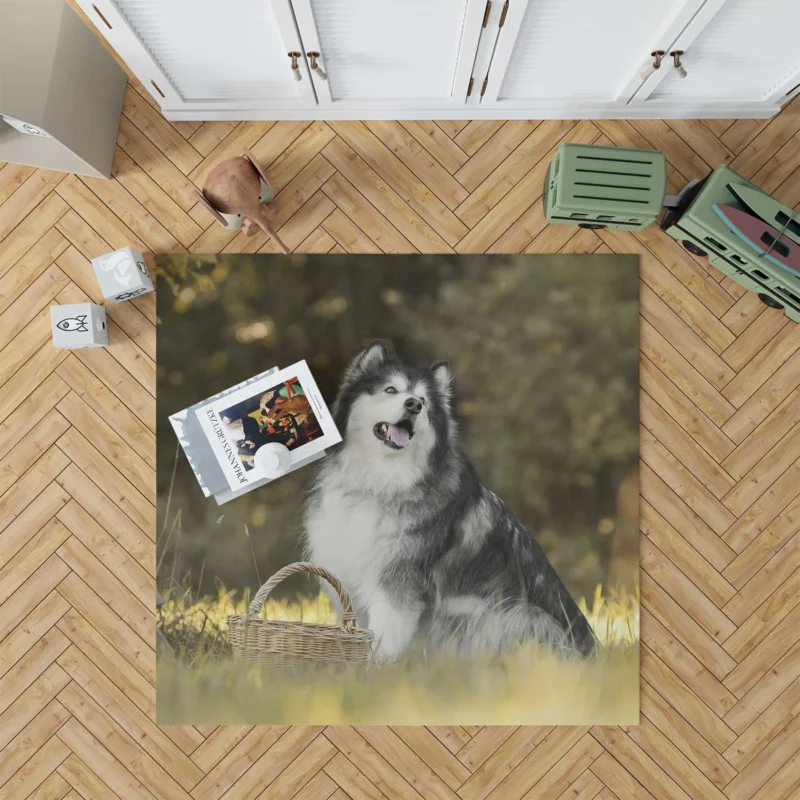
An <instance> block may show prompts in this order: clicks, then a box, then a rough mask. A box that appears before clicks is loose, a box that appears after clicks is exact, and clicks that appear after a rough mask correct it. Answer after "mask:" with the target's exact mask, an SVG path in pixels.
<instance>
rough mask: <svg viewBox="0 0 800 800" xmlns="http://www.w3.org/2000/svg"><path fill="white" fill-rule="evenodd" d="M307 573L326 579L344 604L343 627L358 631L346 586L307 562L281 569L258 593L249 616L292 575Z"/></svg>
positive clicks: (347, 629)
mask: <svg viewBox="0 0 800 800" xmlns="http://www.w3.org/2000/svg"><path fill="white" fill-rule="evenodd" d="M301 573H306V574H308V575H316V576H317V577H318V578H324V579H325V580H326V581H327V582H328V583H329V584H330V585H331V586H333V588H334V591H335V592H336V594H337V595H339V600H340V602H341V604H342V627H343V628H344V629H345V630H346V631H348V632H352V631H354V630H355V629H356V623H357V620H356V612H355V610H354V609H353V603H352V601H351V600H350V595H349V594H347V592H346V591H345V588H344V586H342V584H341V583H340V582H339V580H338V579H337V578H336V577H335V576H334V575H333V574H331V573H330V572H328V570H326V569H323V568H322V567H318V566H316V565H315V564H310V563H309V562H307V561H297V562H295V563H294V564H289V565H288V566H286V567H283V569H279V570H278V571H277V572H276V573H275V574H274V575H273V576H272V577H271V578H270V579H269V580H268V581H267V582H266V583H265V584H264V585H263V586H262V587H261V588H260V589H259V590H258V591H257V592H256V596H255V597H254V598H253V599H252V601H251V602H250V605H249V606H248V608H247V616H248V617H251V616H256V615H257V614H258V612H259V611H260V610H261V606H262V605H263V604H264V602H265V601H266V599H267V598H268V597H269V596H270V594H271V593H272V590H273V589H274V588H275V587H276V586H277V585H278V584H279V583H280V582H281V581H283V580H285V579H286V578H290V577H291V576H292V575H299V574H301Z"/></svg>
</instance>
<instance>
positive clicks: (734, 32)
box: [634, 0, 800, 110]
mask: <svg viewBox="0 0 800 800" xmlns="http://www.w3.org/2000/svg"><path fill="white" fill-rule="evenodd" d="M703 12H704V15H705V16H706V17H707V19H697V20H693V21H692V24H691V25H689V26H687V28H686V29H685V30H684V31H683V32H682V33H681V34H680V36H678V38H677V39H676V40H675V41H674V42H673V43H672V44H671V46H670V50H673V51H677V50H682V51H683V54H682V55H681V57H680V59H681V64H682V66H683V68H684V70H685V71H686V77H684V78H681V77H679V73H678V72H677V71H676V70H675V69H674V68H672V64H671V63H670V64H667V65H666V66H667V69H666V70H663V71H662V72H661V74H659V75H655V76H653V78H651V79H650V80H649V81H648V82H647V83H645V84H644V85H643V86H642V87H641V89H640V90H639V91H638V92H637V95H636V97H635V98H634V104H642V103H649V104H656V103H657V104H665V103H680V104H682V105H689V106H690V107H696V108H697V109H698V110H700V109H702V108H703V107H704V106H705V105H706V104H707V103H709V102H725V101H727V102H732V103H733V102H741V101H746V102H751V101H752V102H760V101H768V100H772V101H777V102H782V101H783V98H784V97H787V96H788V95H791V94H792V93H793V91H796V90H797V88H798V87H797V84H798V83H799V82H800V39H798V31H800V0H713V2H708V3H707V7H706V8H704V9H703Z"/></svg>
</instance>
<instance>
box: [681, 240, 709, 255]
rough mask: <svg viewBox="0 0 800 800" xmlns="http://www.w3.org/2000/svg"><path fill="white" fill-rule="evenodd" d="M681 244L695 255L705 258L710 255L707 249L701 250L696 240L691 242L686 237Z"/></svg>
mask: <svg viewBox="0 0 800 800" xmlns="http://www.w3.org/2000/svg"><path fill="white" fill-rule="evenodd" d="M681 244H682V245H683V247H684V249H685V250H688V251H689V252H690V253H691V254H692V255H694V256H699V257H700V258H703V257H705V256H707V255H708V253H706V251H705V250H701V249H700V248H699V247H698V246H697V245H696V244H695V243H694V242H690V241H689V240H688V239H684V240H683V241H682V242H681Z"/></svg>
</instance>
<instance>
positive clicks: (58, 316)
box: [50, 303, 108, 350]
mask: <svg viewBox="0 0 800 800" xmlns="http://www.w3.org/2000/svg"><path fill="white" fill-rule="evenodd" d="M50 326H51V328H52V330H53V347H60V348H63V349H66V350H77V349H79V348H81V347H105V346H106V345H107V344H108V329H107V327H106V310H105V309H104V308H103V307H102V306H97V305H95V304H94V303H74V304H73V305H69V306H50Z"/></svg>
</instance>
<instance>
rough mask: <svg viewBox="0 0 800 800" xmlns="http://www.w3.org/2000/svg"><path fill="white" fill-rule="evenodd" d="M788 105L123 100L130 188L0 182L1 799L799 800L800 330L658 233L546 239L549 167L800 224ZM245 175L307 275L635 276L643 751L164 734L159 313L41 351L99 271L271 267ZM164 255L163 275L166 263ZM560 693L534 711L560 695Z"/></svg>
mask: <svg viewBox="0 0 800 800" xmlns="http://www.w3.org/2000/svg"><path fill="white" fill-rule="evenodd" d="M799 129H800V101H796V102H795V103H794V104H793V105H792V106H790V107H789V108H788V109H787V110H785V111H784V113H783V114H782V115H781V116H779V117H777V118H776V119H774V120H772V121H746V120H743V121H738V122H734V121H732V120H728V121H720V120H715V121H708V122H700V121H676V122H662V121H637V122H632V123H628V122H620V121H606V122H586V121H583V122H577V123H575V122H564V121H546V122H540V123H538V122H518V121H515V122H505V123H503V122H492V121H481V122H470V123H466V122H452V121H446V122H439V123H433V122H403V123H394V122H370V123H366V124H362V123H358V122H349V123H331V124H325V123H322V122H314V123H310V124H309V123H299V122H279V123H271V122H245V123H239V124H237V123H226V122H214V123H205V124H200V123H178V124H175V125H170V124H169V123H167V122H165V121H164V120H163V119H162V118H161V116H160V115H159V113H158V111H157V110H156V108H155V107H154V106H153V103H152V101H151V100H150V99H149V96H147V95H146V93H143V92H142V91H140V90H137V88H136V85H135V84H133V85H131V86H130V87H129V89H128V93H127V97H126V100H125V107H124V116H123V118H122V125H121V128H120V132H119V140H118V144H119V148H118V150H117V156H116V161H115V165H114V178H113V180H111V181H102V180H91V179H86V180H83V179H80V178H77V177H74V176H65V175H63V174H56V173H52V172H45V171H42V170H33V169H29V168H27V167H20V166H15V165H10V164H9V165H6V166H3V167H2V168H1V169H0V204H1V205H0V351H1V352H0V386H2V389H0V796H2V797H3V798H26V797H35V798H62V797H68V798H70V800H77V799H78V798H103V799H104V800H105V798H113V797H115V796H116V797H119V798H123V800H128V798H136V799H138V798H158V800H161V798H165V799H166V798H168V799H169V800H172V799H173V798H175V799H176V800H177V799H178V798H183V799H184V800H187V798H189V797H191V798H194V800H216V798H220V797H224V798H226V800H233V798H237V799H238V798H255V797H261V798H268V797H269V798H272V797H275V798H290V797H298V798H304V799H305V800H312V799H317V798H318V799H319V800H322V799H323V798H328V797H331V798H336V800H343V799H344V798H347V797H352V798H379V797H382V796H384V797H387V798H420V797H422V798H426V799H427V798H436V800H440V799H441V800H445V799H446V798H451V800H456V798H462V800H480V798H484V797H487V796H491V797H492V798H502V799H503V800H512V799H513V798H520V797H523V796H524V797H526V798H537V800H541V799H542V798H564V799H566V798H571V799H572V800H577V799H578V798H581V799H582V800H588V799H589V798H594V797H596V798H602V800H612V799H613V798H615V797H618V798H637V800H639V799H640V798H649V797H651V796H652V797H656V798H687V797H690V798H702V799H703V800H713V799H714V798H722V797H727V798H730V800H745V798H753V797H755V798H763V800H767V799H768V800H781V799H782V798H789V797H791V798H800V715H799V712H800V535H798V528H799V527H800V327H798V326H797V325H794V324H793V323H789V322H787V320H786V318H785V317H784V316H783V315H782V314H781V313H780V312H777V311H773V310H768V309H766V308H765V307H764V306H763V305H761V303H759V301H758V300H757V299H756V298H755V297H754V296H753V295H751V294H744V293H743V292H742V291H741V290H740V289H739V287H738V286H737V285H736V284H734V283H732V282H731V281H729V280H727V279H723V276H722V275H720V274H719V273H717V272H715V271H714V270H713V269H710V268H709V267H708V265H707V264H706V263H705V261H698V260H695V259H693V258H692V257H690V256H689V255H688V254H686V253H685V252H684V251H683V250H681V248H680V247H679V246H678V245H677V244H676V243H675V242H673V241H672V240H671V239H669V238H667V237H666V236H665V235H663V234H662V233H660V232H659V231H658V230H657V229H656V228H655V227H653V226H651V227H650V228H648V229H646V230H644V231H642V232H641V233H639V234H630V233H617V232H613V231H599V232H593V231H585V230H577V229H575V228H567V227H558V226H556V227H549V226H547V225H546V224H545V220H544V216H543V213H542V202H541V197H540V194H541V187H542V179H543V176H544V172H545V169H546V167H547V164H548V162H549V160H550V158H551V156H552V154H553V150H554V148H555V147H556V146H557V145H558V144H559V142H562V141H576V142H598V143H614V144H617V145H625V146H643V147H656V148H660V149H662V150H664V151H665V152H666V154H667V157H668V159H669V163H670V173H669V178H670V188H671V190H676V189H678V188H679V187H680V186H682V185H683V184H684V183H685V182H686V181H687V180H688V179H689V178H692V177H696V176H697V177H699V176H702V175H704V174H705V173H706V172H708V171H709V169H710V168H711V167H714V166H717V165H719V164H721V163H723V162H730V163H731V164H732V165H733V166H734V167H735V168H736V169H737V170H738V171H739V172H741V173H742V174H743V175H745V176H746V177H748V178H752V179H753V180H754V181H755V182H756V183H757V184H759V185H761V186H762V187H763V188H764V189H766V190H768V191H770V192H773V193H774V194H775V196H776V197H778V198H779V199H781V200H783V201H784V202H785V203H788V204H789V205H791V206H795V207H796V206H797V205H798V204H799V203H800V132H798V130H799ZM244 147H249V148H250V149H251V150H252V152H253V153H254V154H255V155H256V156H257V158H258V159H259V160H260V161H261V163H263V164H264V165H266V166H267V168H268V170H269V172H270V174H271V176H272V178H273V180H274V182H275V184H276V186H277V188H278V189H279V190H280V191H279V194H278V197H277V203H276V206H277V214H276V218H275V223H274V224H275V227H276V228H278V229H279V231H280V234H281V236H282V237H283V238H284V239H285V241H286V242H287V243H288V245H289V246H290V247H291V248H293V249H296V250H299V251H305V252H345V251H346V252H354V253H357V252H377V251H379V250H382V251H385V252H403V253H405V252H414V251H421V252H452V251H456V252H461V253H468V252H521V251H524V252H528V253H536V252H546V253H551V252H568V253H576V252H610V251H615V252H620V253H638V254H639V255H640V257H641V276H642V285H641V313H642V317H641V342H642V358H641V386H642V394H641V420H642V465H641V493H642V499H641V518H642V523H641V530H642V539H641V558H642V567H643V570H642V581H641V583H642V605H643V608H642V638H643V642H644V645H643V648H642V665H641V674H642V682H641V705H642V718H641V724H640V725H639V726H637V727H630V728H591V729H589V728H513V727H508V728H480V727H463V728H462V727H456V728H430V729H426V728H397V729H389V728H366V729H352V728H327V729H323V728H291V729H286V728H268V727H264V728H229V727H220V728H213V727H199V728H198V727H185V728H158V727H157V726H156V725H155V724H154V723H153V721H152V720H153V713H154V689H153V681H154V669H155V658H154V652H153V642H154V631H153V600H154V587H155V584H154V542H153V539H154V536H155V524H154V520H155V509H154V506H153V503H154V501H155V490H154V480H153V467H154V464H155V436H154V429H155V401H154V393H155V364H154V357H155V330H154V322H155V303H154V297H153V295H147V296H145V297H141V298H137V299H136V300H134V301H132V302H130V303H123V304H120V305H114V304H111V305H110V306H109V307H108V315H109V320H110V321H109V339H110V346H109V347H108V349H99V350H82V351H76V352H74V353H69V352H66V351H60V350H54V349H53V348H52V346H51V344H50V325H49V314H48V306H49V305H51V304H53V303H70V302H75V301H80V300H82V299H85V298H86V297H87V295H88V296H89V297H90V298H92V299H93V300H99V299H100V298H99V295H98V291H97V285H96V283H95V279H94V277H93V274H92V271H91V268H90V265H89V262H88V261H87V259H89V258H91V257H93V256H95V255H97V254H99V253H101V252H104V251H107V250H110V249H112V248H117V247H121V246H123V245H126V244H130V245H133V246H135V247H137V248H141V249H142V250H145V251H147V252H148V253H150V254H152V253H153V252H182V251H184V250H187V249H188V250H190V251H192V252H199V253H211V252H217V251H223V250H224V251H227V252H238V251H240V250H245V249H247V250H251V251H252V250H254V249H258V248H260V249H262V250H265V251H272V250H274V247H273V245H272V244H271V243H269V242H267V241H266V240H265V239H264V238H263V237H261V236H258V237H256V238H254V239H245V238H243V237H242V236H240V235H239V236H237V235H232V234H231V233H228V232H226V231H225V230H224V229H223V228H221V227H220V226H219V225H216V224H213V223H212V220H211V218H210V216H209V215H208V214H207V213H206V212H205V211H204V210H203V209H202V208H201V207H199V206H198V205H197V203H196V197H195V194H194V186H195V185H200V184H201V183H202V182H203V179H204V177H205V175H206V174H207V173H208V171H209V169H210V167H211V166H212V165H213V164H215V163H216V162H217V161H219V160H220V159H221V158H224V157H226V156H229V155H235V154H240V153H241V152H242V148H244ZM148 257H150V256H148ZM543 690H546V687H543Z"/></svg>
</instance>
